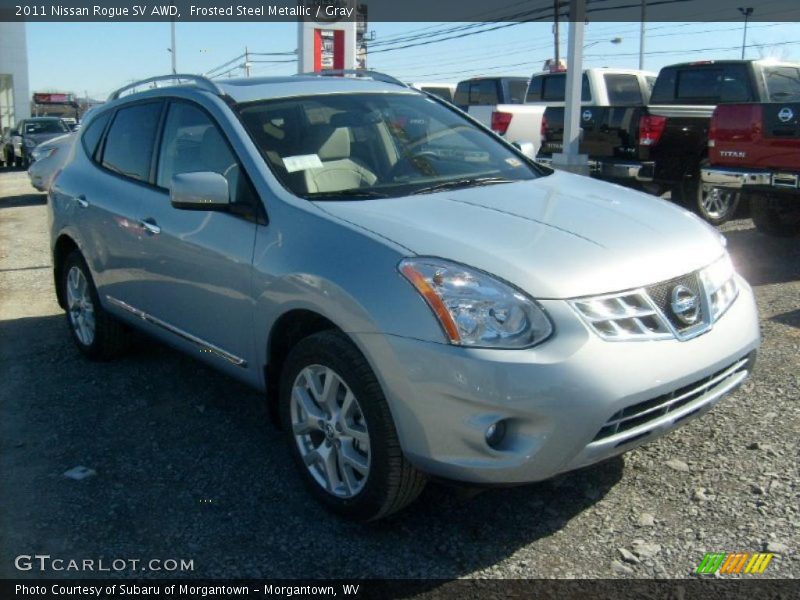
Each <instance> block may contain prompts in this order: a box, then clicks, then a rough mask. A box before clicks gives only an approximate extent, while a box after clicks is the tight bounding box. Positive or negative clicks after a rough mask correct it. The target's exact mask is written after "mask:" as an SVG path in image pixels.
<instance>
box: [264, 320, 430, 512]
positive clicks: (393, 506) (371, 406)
mask: <svg viewBox="0 0 800 600" xmlns="http://www.w3.org/2000/svg"><path fill="white" fill-rule="evenodd" d="M280 383H281V386H280V396H279V402H280V413H281V421H282V424H283V426H284V429H285V430H286V433H287V436H288V438H289V445H290V449H291V453H292V455H293V457H294V460H295V463H296V464H297V467H298V469H299V470H300V473H301V476H302V478H303V479H304V481H305V483H306V484H307V487H308V488H309V489H310V491H311V493H312V494H314V496H316V497H317V499H318V500H320V501H321V502H322V503H323V504H324V505H325V506H327V507H328V508H329V509H331V510H332V511H334V512H335V513H337V514H340V515H342V516H345V517H347V518H350V519H354V520H358V521H371V520H375V519H379V518H382V517H385V516H387V515H390V514H391V513H393V512H396V511H398V510H400V509H401V508H403V507H404V506H406V505H407V504H409V503H410V502H412V501H413V500H414V499H415V498H416V497H417V496H418V495H419V494H420V492H421V491H422V489H423V488H424V487H425V482H426V479H425V476H424V475H423V474H422V473H420V472H419V471H417V470H416V469H415V468H414V467H413V466H412V465H411V464H410V463H409V462H408V461H407V460H406V458H405V456H403V452H402V450H401V448H400V443H399V441H398V438H397V431H396V430H395V427H394V422H393V420H392V417H391V414H390V412H389V406H388V405H387V403H386V399H385V397H384V395H383V392H382V390H381V387H380V385H379V383H378V381H377V379H376V377H375V374H374V373H373V372H372V369H371V368H370V366H369V365H368V364H367V361H366V360H365V359H364V357H363V355H362V354H361V353H360V352H359V350H358V349H357V348H356V347H355V345H354V344H353V343H352V342H351V341H350V340H349V339H348V338H347V337H346V336H345V335H343V334H341V333H339V332H336V331H323V332H321V333H317V334H314V335H312V336H310V337H307V338H305V339H304V340H302V341H300V342H299V343H298V344H297V345H296V346H295V347H294V348H293V349H292V350H291V352H290V353H289V356H288V358H287V360H286V363H285V365H284V368H283V372H282V375H281V382H280Z"/></svg>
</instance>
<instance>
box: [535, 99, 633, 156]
mask: <svg viewBox="0 0 800 600" xmlns="http://www.w3.org/2000/svg"><path fill="white" fill-rule="evenodd" d="M643 110H644V109H643V107H641V106H584V107H582V108H581V142H580V152H581V154H588V155H589V157H590V158H612V159H613V158H618V159H621V160H630V159H633V158H635V157H636V155H637V145H638V138H639V118H640V116H641V115H642V111H643ZM544 119H545V125H544V140H543V141H542V154H544V155H547V154H553V153H554V152H561V150H562V149H563V141H564V109H563V108H561V107H548V108H547V110H545V113H544Z"/></svg>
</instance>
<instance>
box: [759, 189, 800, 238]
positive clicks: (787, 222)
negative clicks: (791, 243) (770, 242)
mask: <svg viewBox="0 0 800 600" xmlns="http://www.w3.org/2000/svg"><path fill="white" fill-rule="evenodd" d="M750 213H751V215H752V217H753V223H754V224H755V226H756V229H758V230H759V231H760V232H761V233H765V234H767V235H774V236H778V237H792V236H796V235H800V201H798V200H792V199H789V198H775V197H772V196H751V197H750Z"/></svg>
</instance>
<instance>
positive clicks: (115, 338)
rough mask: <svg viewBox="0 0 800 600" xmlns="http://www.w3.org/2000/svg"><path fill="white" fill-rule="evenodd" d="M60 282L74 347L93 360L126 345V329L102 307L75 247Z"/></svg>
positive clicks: (116, 352)
mask: <svg viewBox="0 0 800 600" xmlns="http://www.w3.org/2000/svg"><path fill="white" fill-rule="evenodd" d="M61 286H62V287H61V290H62V294H63V296H62V297H63V298H64V301H65V303H66V310H67V324H68V325H69V331H70V333H71V334H72V339H73V341H74V342H75V345H76V346H77V347H78V349H79V350H80V351H81V352H82V353H83V354H85V355H86V356H88V357H89V358H92V359H94V360H108V359H110V358H114V357H116V356H119V355H120V354H122V353H123V352H124V350H125V349H126V348H127V345H128V336H127V330H126V328H125V326H124V325H123V324H122V323H120V322H119V321H117V320H116V319H115V318H114V317H112V316H111V315H109V314H108V313H107V312H106V311H105V310H103V307H102V306H101V305H100V301H99V299H98V296H97V290H96V289H95V286H94V282H93V281H92V275H91V273H90V271H89V267H88V266H87V265H86V261H85V260H84V259H83V256H81V254H80V252H78V251H77V250H76V251H74V252H72V253H71V254H70V255H69V256H68V257H67V259H66V261H65V262H64V266H63V268H62V269H61Z"/></svg>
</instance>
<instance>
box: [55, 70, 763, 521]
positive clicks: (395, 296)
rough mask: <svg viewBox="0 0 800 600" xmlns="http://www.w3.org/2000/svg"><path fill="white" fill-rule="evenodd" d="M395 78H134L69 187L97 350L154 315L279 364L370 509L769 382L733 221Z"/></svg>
mask: <svg viewBox="0 0 800 600" xmlns="http://www.w3.org/2000/svg"><path fill="white" fill-rule="evenodd" d="M382 79H383V78H381V77H379V76H378V75H377V74H374V75H372V76H368V77H358V78H356V77H319V76H297V77H285V78H270V79H243V80H227V81H225V82H224V83H223V82H220V83H212V82H211V81H208V80H205V79H202V78H199V77H189V76H186V77H182V81H184V83H183V84H180V85H171V86H167V87H160V88H159V87H156V88H155V89H149V90H147V91H144V92H141V93H137V92H135V88H133V89H123V90H122V91H120V92H117V93H115V94H113V95H112V98H111V99H110V101H109V102H108V103H107V104H105V105H104V106H103V107H102V108H101V109H99V110H98V111H97V112H96V113H95V114H94V115H93V117H92V119H91V120H90V122H88V124H86V125H85V126H84V127H83V129H82V130H81V133H80V141H79V143H76V144H74V145H73V150H72V155H71V156H70V158H69V161H68V163H67V164H66V166H65V167H64V168H63V170H62V171H61V173H60V174H59V175H58V177H57V179H56V181H55V183H54V185H53V187H52V188H51V192H50V198H49V203H48V204H49V208H50V211H51V228H52V251H53V265H54V269H55V283H56V291H57V294H58V300H59V302H60V304H61V306H63V307H64V309H65V310H66V314H67V320H68V322H69V325H70V331H71V334H72V337H73V338H74V341H75V343H76V345H77V346H78V348H79V349H80V350H81V351H82V352H83V353H84V354H85V355H87V356H88V357H90V358H94V359H106V358H109V357H113V356H117V355H118V354H119V353H120V352H121V351H122V350H123V349H124V346H125V343H126V340H127V339H128V336H127V335H126V329H127V328H128V327H134V328H136V329H141V330H144V331H145V332H147V333H149V334H151V335H153V336H155V337H157V338H160V339H161V340H163V341H165V342H167V343H169V344H171V345H173V346H174V347H176V348H178V349H180V350H183V351H186V352H189V353H192V354H194V355H195V356H196V357H197V358H198V359H199V360H201V361H204V362H206V363H209V364H210V365H212V366H214V367H215V368H217V369H219V370H221V371H223V372H225V373H227V374H228V375H231V376H233V377H236V378H237V379H240V380H242V381H244V382H246V383H248V384H250V385H252V386H253V387H255V388H257V389H259V390H262V391H263V392H265V393H266V395H267V397H268V400H269V402H270V406H271V407H272V408H273V409H274V415H275V417H276V419H277V420H278V421H279V422H280V424H281V425H282V427H283V429H284V430H285V432H286V436H287V438H288V440H289V445H290V448H291V453H292V454H293V457H294V460H295V462H296V463H297V466H298V469H299V471H300V473H301V476H302V477H303V478H304V479H305V480H306V482H307V484H308V486H309V489H310V490H311V492H312V493H313V494H314V495H316V496H317V497H318V498H319V499H320V500H321V501H322V502H324V503H325V504H326V505H327V506H328V507H330V508H332V509H333V510H334V511H336V512H338V513H340V514H343V515H346V516H348V517H351V518H356V519H362V520H367V519H376V518H380V517H383V516H386V515H388V514H390V513H392V512H394V511H396V510H398V509H400V508H401V507H403V506H405V505H406V504H408V503H409V502H411V501H412V500H413V499H414V498H415V497H416V496H417V495H418V494H419V493H420V491H421V490H422V488H423V486H424V484H425V481H426V479H427V478H428V477H430V476H436V477H441V478H446V479H449V480H458V481H464V482H472V483H478V484H510V483H523V482H531V481H537V480H542V479H545V478H549V477H552V476H553V475H556V474H558V473H562V472H565V471H569V470H571V469H576V468H578V467H582V466H584V465H588V464H591V463H595V462H597V461H600V460H603V459H606V458H608V457H611V456H615V455H617V454H620V453H622V452H625V451H627V450H630V449H632V448H634V447H636V446H638V445H639V444H642V443H644V442H648V441H651V440H653V439H655V438H656V437H658V436H660V435H662V434H663V433H665V432H667V431H669V430H671V429H673V428H675V427H676V426H678V425H680V424H683V423H685V422H686V421H687V420H688V419H691V418H694V417H697V416H698V415H700V414H702V413H704V412H705V411H707V410H708V409H709V408H710V407H711V406H712V405H714V404H715V403H716V402H718V401H719V400H720V398H722V397H723V396H724V395H725V394H727V393H728V392H730V391H731V390H733V389H734V388H736V387H737V386H738V385H739V384H741V383H742V381H743V380H744V379H745V377H746V376H747V375H748V372H749V371H750V370H751V368H752V363H753V359H754V356H755V350H756V348H757V346H758V344H759V330H758V320H757V314H756V307H755V303H754V299H753V294H752V291H751V289H750V287H749V286H748V284H747V283H746V282H745V281H744V280H743V279H742V278H741V277H740V276H739V275H737V274H736V273H735V271H734V269H733V266H732V265H731V261H730V259H729V257H728V254H727V252H726V250H725V242H724V238H722V236H721V235H719V234H718V233H717V232H716V231H715V230H714V229H712V228H711V227H709V226H708V225H706V224H704V223H703V222H702V221H700V220H699V219H697V218H695V217H694V216H692V215H691V214H689V213H688V212H686V211H684V210H682V209H680V208H677V207H675V206H673V205H671V204H669V203H667V202H664V201H661V200H659V199H656V198H653V197H650V196H646V195H644V194H641V193H638V192H634V191H631V190H628V189H625V188H622V187H618V186H615V185H610V184H607V183H602V182H598V181H595V180H592V179H588V178H584V177H579V176H575V175H571V174H567V173H564V172H552V171H550V170H549V169H546V168H544V167H542V166H539V165H537V164H535V163H533V162H531V161H530V160H529V159H527V158H526V157H525V156H524V155H523V154H522V153H520V152H518V151H517V149H515V148H514V147H513V146H511V145H509V144H507V143H505V142H504V141H502V140H501V139H500V138H498V137H497V136H495V135H494V134H492V133H491V132H490V131H488V130H487V129H485V128H483V127H482V126H480V125H478V124H477V123H475V122H474V121H472V120H471V119H470V118H469V117H467V116H465V115H464V114H463V113H461V112H460V111H458V109H456V108H454V107H453V106H452V105H450V104H448V103H446V102H444V101H442V100H440V99H437V98H436V97H433V96H428V95H426V94H424V93H420V92H417V91H415V90H413V89H411V88H408V87H406V86H404V85H402V84H399V83H397V82H393V81H390V80H382Z"/></svg>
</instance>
